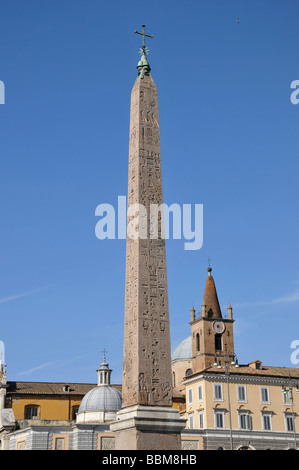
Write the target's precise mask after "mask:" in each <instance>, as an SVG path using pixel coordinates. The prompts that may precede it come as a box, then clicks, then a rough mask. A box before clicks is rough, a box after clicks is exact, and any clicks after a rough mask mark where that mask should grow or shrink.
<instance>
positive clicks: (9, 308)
mask: <svg viewBox="0 0 299 470" xmlns="http://www.w3.org/2000/svg"><path fill="white" fill-rule="evenodd" d="M298 14H299V6H298V2H296V0H293V1H290V0H286V1H284V2H282V1H280V0H264V1H263V2H261V1H260V0H251V1H250V2H249V1H246V0H243V1H242V0H231V1H230V0H227V1H220V0H217V1H216V0H197V1H194V0H185V1H184V2H182V1H178V0H172V1H169V0H163V1H161V0H160V1H157V0H151V1H145V0H144V1H143V2H137V1H135V0H132V1H120V0H117V1H109V2H104V1H102V0H44V1H43V2H40V1H39V0H26V1H24V0H14V2H10V1H4V0H3V1H2V2H1V14H0V80H1V81H3V82H4V83H5V91H6V96H5V98H6V103H5V105H1V106H0V216H1V231H0V260H1V263H0V340H2V341H3V342H4V344H5V359H6V362H7V367H8V380H26V381H60V382H94V381H96V372H95V370H96V368H97V367H98V365H99V362H100V360H101V357H102V353H101V351H102V350H103V349H104V348H105V349H106V350H107V351H108V353H107V359H108V361H109V363H110V366H111V367H112V369H113V371H114V372H113V376H112V380H113V381H114V382H118V383H119V382H121V375H122V350H123V314H124V291H125V289H124V285H125V241H124V240H106V241H100V240H98V239H97V238H96V237H95V232H94V229H95V224H96V222H97V219H96V217H95V208H96V206H97V205H98V204H101V203H110V204H113V205H116V203H117V198H118V196H119V195H126V193H127V169H128V135H129V106H130V93H131V89H132V87H133V84H134V81H135V78H136V65H137V61H138V58H139V56H138V49H139V47H140V46H141V38H140V37H139V36H137V35H135V34H134V33H133V31H134V30H135V29H139V30H140V28H141V25H142V24H144V23H145V24H146V29H147V31H148V32H149V33H151V34H153V35H154V39H151V40H149V41H148V46H149V48H150V54H149V62H150V65H151V68H152V76H153V78H154V80H155V83H156V85H157V88H158V93H159V111H160V132H161V154H162V173H163V192H164V202H165V203H167V204H172V203H178V204H193V205H194V204H203V205H204V244H203V247H202V248H201V249H200V250H198V251H186V250H184V241H183V240H169V241H167V245H166V246H167V267H168V289H169V307H170V324H171V339H172V346H173V349H174V348H175V347H176V346H177V345H178V344H179V343H180V341H181V340H183V339H184V338H185V337H187V336H188V335H189V334H190V326H189V321H190V308H191V305H192V304H194V307H195V309H196V311H199V310H200V306H201V302H202V297H203V290H204V284H205V279H206V275H207V272H206V268H207V259H208V257H211V266H212V268H213V275H214V279H215V282H216V286H217V290H218V296H219V299H220V303H221V306H222V307H223V312H225V310H226V307H227V305H228V303H229V302H230V303H231V304H232V306H233V308H234V318H235V320H236V321H235V351H236V353H237V355H238V358H239V362H240V363H248V362H249V361H251V360H254V359H260V360H262V361H263V363H264V364H266V365H277V366H293V364H291V362H290V356H291V352H292V350H291V349H290V344H291V342H292V341H294V340H296V339H299V331H298V307H299V268H298V265H299V264H298V229H299V224H298V203H299V198H298V169H299V165H298V135H299V105H294V104H292V103H291V101H290V95H291V91H292V90H291V89H290V84H291V82H292V81H293V80H298V79H299V65H298V57H297V56H298V54H297V44H298V43H299V30H298ZM237 18H239V23H238V22H237Z"/></svg>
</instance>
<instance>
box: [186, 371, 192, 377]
mask: <svg viewBox="0 0 299 470" xmlns="http://www.w3.org/2000/svg"><path fill="white" fill-rule="evenodd" d="M192 374H193V372H192V369H187V370H186V377H189V375H192Z"/></svg>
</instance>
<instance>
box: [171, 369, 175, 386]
mask: <svg viewBox="0 0 299 470" xmlns="http://www.w3.org/2000/svg"><path fill="white" fill-rule="evenodd" d="M172 386H173V387H175V372H173V373H172Z"/></svg>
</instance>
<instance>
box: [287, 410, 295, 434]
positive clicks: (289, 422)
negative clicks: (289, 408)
mask: <svg viewBox="0 0 299 470" xmlns="http://www.w3.org/2000/svg"><path fill="white" fill-rule="evenodd" d="M285 423H286V431H294V416H293V415H292V414H291V413H288V414H286V415H285Z"/></svg>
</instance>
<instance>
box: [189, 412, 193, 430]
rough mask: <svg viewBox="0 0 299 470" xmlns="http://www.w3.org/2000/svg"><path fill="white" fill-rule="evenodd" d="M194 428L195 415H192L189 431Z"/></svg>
mask: <svg viewBox="0 0 299 470" xmlns="http://www.w3.org/2000/svg"><path fill="white" fill-rule="evenodd" d="M193 428H194V417H193V413H190V414H189V429H193Z"/></svg>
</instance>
